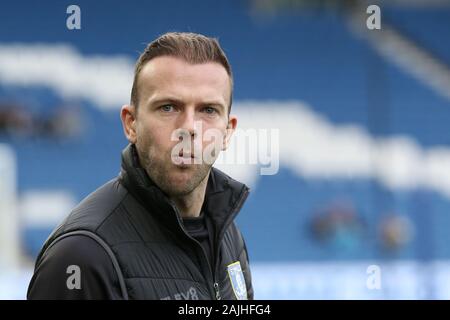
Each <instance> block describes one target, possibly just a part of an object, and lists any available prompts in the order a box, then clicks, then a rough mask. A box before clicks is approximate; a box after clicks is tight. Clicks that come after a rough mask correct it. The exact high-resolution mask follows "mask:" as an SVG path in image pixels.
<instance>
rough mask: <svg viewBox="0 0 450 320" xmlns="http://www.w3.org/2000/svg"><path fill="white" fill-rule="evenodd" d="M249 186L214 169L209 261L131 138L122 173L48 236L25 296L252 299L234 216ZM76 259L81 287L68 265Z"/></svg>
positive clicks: (207, 206) (206, 207)
mask: <svg viewBox="0 0 450 320" xmlns="http://www.w3.org/2000/svg"><path fill="white" fill-rule="evenodd" d="M248 192H249V189H248V188H247V187H246V186H245V185H243V184H241V183H239V182H237V181H235V180H233V179H232V178H230V177H229V176H227V175H225V174H224V173H222V172H221V171H219V170H217V169H215V168H213V169H212V170H211V173H210V176H209V179H208V185H207V188H206V194H205V201H204V204H203V207H202V210H203V212H204V214H205V215H207V216H208V219H209V221H211V230H212V232H211V235H213V238H212V242H211V244H212V259H213V261H212V263H211V261H210V260H211V258H210V259H208V255H207V253H206V252H205V250H204V248H203V247H202V245H201V244H200V243H199V242H198V241H197V240H195V239H194V238H193V237H192V236H190V235H189V233H188V232H187V231H186V229H185V228H184V226H183V221H182V219H181V216H180V214H179V212H178V210H177V208H176V206H175V205H174V204H173V203H172V202H171V201H170V200H169V199H168V198H167V197H166V196H165V194H164V193H163V192H162V191H161V190H160V189H159V188H158V187H157V186H156V185H155V184H154V183H153V182H152V181H151V180H150V178H149V177H148V175H147V174H146V172H145V170H144V169H143V168H142V167H140V165H139V160H138V157H137V152H136V150H135V148H134V146H133V145H129V146H128V147H127V148H126V149H125V150H124V151H123V153H122V170H121V172H120V175H119V177H118V178H116V179H114V180H112V181H110V182H108V183H106V184H105V185H103V186H102V187H100V188H99V189H97V190H96V191H95V192H93V193H92V194H90V195H89V196H88V197H87V198H85V199H84V200H83V201H82V202H81V203H80V204H79V205H78V206H77V207H76V208H75V209H74V210H73V211H72V213H71V214H70V215H69V216H68V217H67V218H66V219H65V221H64V222H63V223H62V224H61V225H60V226H59V227H58V228H56V230H55V231H54V232H53V233H52V235H51V236H50V237H49V238H48V239H47V241H46V243H45V244H44V246H43V248H42V250H41V252H40V254H39V256H38V258H37V261H36V266H35V272H34V275H33V278H32V279H31V282H30V285H29V288H28V294H27V297H28V299H48V298H50V299H247V298H248V299H253V287H252V283H251V274H250V269H249V263H248V256H247V249H246V246H245V243H244V240H243V237H242V235H241V233H240V231H239V230H238V228H237V227H236V225H235V223H234V222H233V220H234V218H235V216H236V215H237V214H238V212H239V210H240V208H241V207H242V205H243V203H244V201H245V199H246V198H247V196H248ZM74 265H75V266H77V267H78V268H79V270H78V271H79V272H78V275H79V276H80V279H78V280H79V285H78V286H76V285H75V286H74V284H76V280H75V282H74V278H73V276H74V275H75V273H76V272H75V271H74V269H73V267H72V269H68V268H69V266H74ZM70 283H72V285H70Z"/></svg>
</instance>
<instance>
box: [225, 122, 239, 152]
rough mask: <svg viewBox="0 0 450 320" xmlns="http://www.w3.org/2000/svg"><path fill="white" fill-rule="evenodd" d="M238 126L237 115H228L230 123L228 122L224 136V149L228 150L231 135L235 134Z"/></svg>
mask: <svg viewBox="0 0 450 320" xmlns="http://www.w3.org/2000/svg"><path fill="white" fill-rule="evenodd" d="M236 126H237V117H236V116H229V117H228V124H227V129H226V130H227V131H226V134H225V136H224V137H223V145H222V151H223V150H226V149H227V148H228V145H229V143H230V139H231V136H232V135H233V132H234V130H235V129H236Z"/></svg>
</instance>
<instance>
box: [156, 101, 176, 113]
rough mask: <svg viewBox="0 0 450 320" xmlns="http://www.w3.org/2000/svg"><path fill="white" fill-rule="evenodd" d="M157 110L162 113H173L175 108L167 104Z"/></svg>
mask: <svg viewBox="0 0 450 320" xmlns="http://www.w3.org/2000/svg"><path fill="white" fill-rule="evenodd" d="M159 110H161V111H162V112H173V111H175V107H174V105H173V104H170V103H168V104H164V105H162V106H160V107H159Z"/></svg>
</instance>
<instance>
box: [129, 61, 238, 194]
mask: <svg viewBox="0 0 450 320" xmlns="http://www.w3.org/2000/svg"><path fill="white" fill-rule="evenodd" d="M138 88H139V106H138V108H137V115H136V112H135V111H136V110H135V109H133V108H132V107H130V110H131V111H132V112H133V110H134V112H135V115H134V123H133V122H132V126H133V129H134V134H133V132H132V134H131V135H129V134H127V136H128V139H129V140H130V141H131V142H132V143H135V144H136V148H137V151H138V154H139V159H140V162H141V165H142V166H143V167H144V168H145V169H146V171H147V173H148V174H149V176H150V178H151V179H152V180H153V181H154V182H155V183H156V184H157V185H158V186H159V187H160V188H161V189H162V190H163V191H164V192H166V193H167V194H168V195H173V196H182V195H186V194H189V193H190V192H192V191H193V190H194V189H195V188H196V187H197V186H198V185H199V184H200V183H201V182H202V181H204V180H205V179H207V177H208V174H209V171H210V168H211V166H212V162H211V161H209V162H208V163H205V162H203V161H197V160H198V159H201V158H202V155H203V151H204V150H205V148H206V146H207V145H210V144H211V142H212V141H211V140H210V141H205V139H201V137H204V133H205V132H206V131H208V130H209V131H211V129H214V130H215V131H214V132H220V134H221V138H220V140H221V142H220V143H221V146H223V147H224V148H225V147H226V144H225V143H224V142H226V141H228V139H229V136H230V135H231V132H232V130H233V129H234V127H235V126H236V118H234V117H230V118H229V117H228V106H229V103H230V93H231V92H230V90H231V86H230V78H229V76H228V74H227V72H226V70H225V68H224V67H223V66H222V65H220V64H218V63H214V62H210V63H204V64H189V63H187V62H185V61H184V60H182V59H180V58H175V57H170V56H162V57H157V58H155V59H153V60H151V61H149V62H148V63H147V64H145V65H144V67H143V68H142V70H141V73H140V75H139V80H138ZM132 112H131V113H132ZM122 113H123V110H122ZM122 117H123V115H122ZM124 124H125V121H124ZM227 128H228V130H227ZM180 133H184V135H180ZM181 137H183V138H181ZM199 137H200V139H199ZM181 141H183V147H182V148H179V146H180V142H181ZM186 142H189V144H188V145H190V147H189V148H188V147H186V144H185V143H186ZM216 142H217V141H216ZM177 146H178V148H177ZM174 150H175V151H176V152H175V153H174V156H173V155H172V153H173V152H174ZM217 156H218V153H217V154H215V155H214V160H215V159H216V158H217ZM191 157H196V158H197V159H195V160H196V161H195V162H194V161H191V160H194V159H192V158H191ZM199 162H200V163H199Z"/></svg>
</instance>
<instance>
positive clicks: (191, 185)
mask: <svg viewBox="0 0 450 320" xmlns="http://www.w3.org/2000/svg"><path fill="white" fill-rule="evenodd" d="M136 150H137V152H138V156H139V161H140V164H141V166H142V167H143V168H144V169H145V171H146V172H147V174H148V176H149V177H150V179H151V180H152V181H153V182H154V183H155V184H156V185H157V186H158V187H159V188H160V189H161V190H162V191H163V192H164V193H166V194H167V195H168V196H169V197H182V196H186V195H188V194H190V193H192V192H193V191H194V190H195V189H196V188H197V187H198V186H199V185H200V184H201V183H202V182H203V181H204V180H205V179H206V178H207V176H208V175H209V172H210V170H211V167H212V164H209V163H207V162H202V163H201V164H189V165H175V164H174V163H173V162H172V160H171V156H170V152H169V153H167V154H165V155H163V156H162V157H158V156H157V154H155V153H156V152H155V150H154V148H152V147H151V143H148V144H145V145H138V143H136ZM174 171H176V173H175V174H178V173H180V174H182V172H183V171H187V172H192V173H191V176H190V178H189V179H187V180H186V182H184V183H177V182H176V181H173V178H172V179H171V177H172V175H173V173H174ZM205 183H206V181H205Z"/></svg>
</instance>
